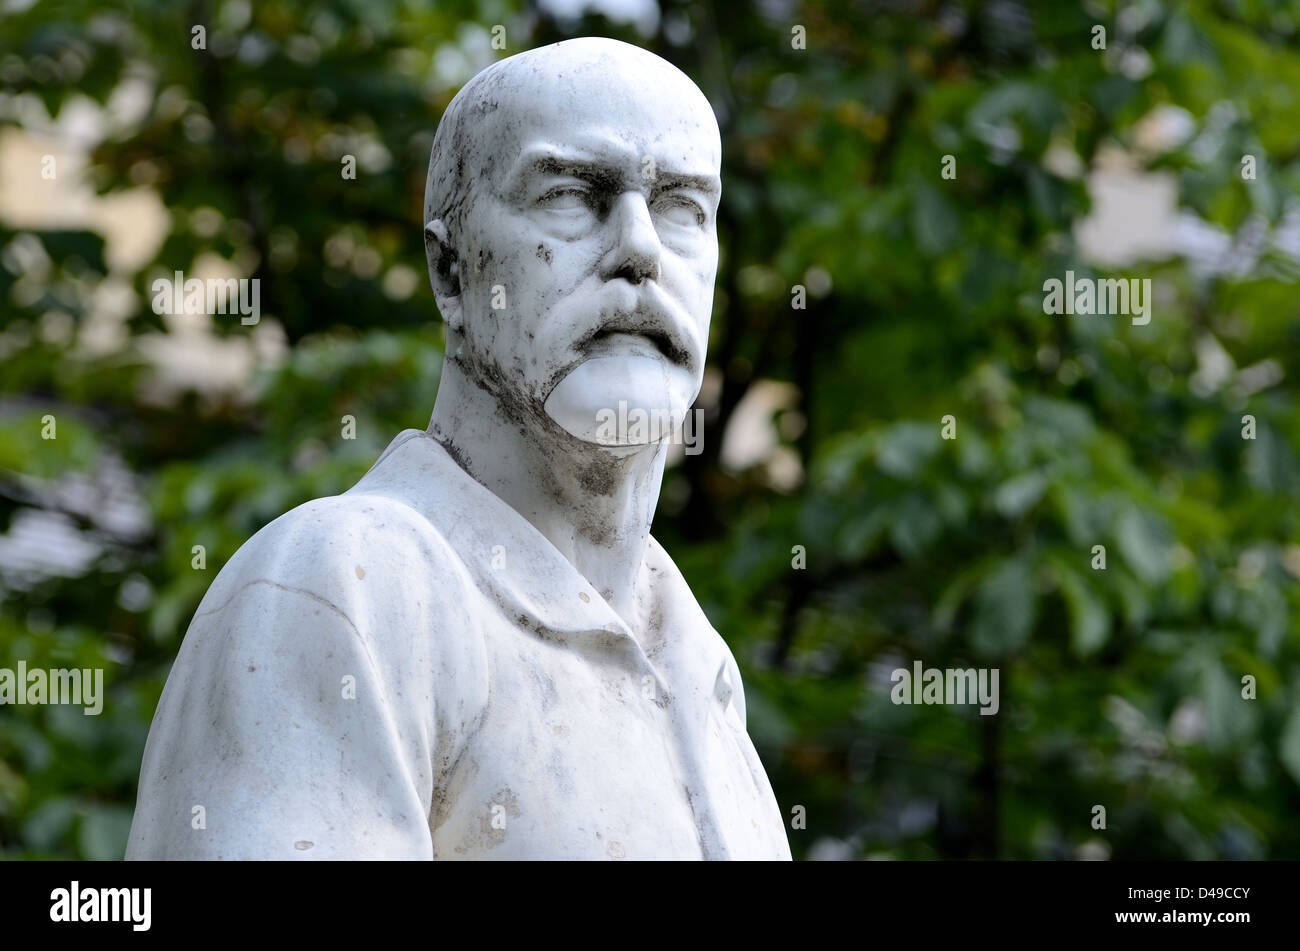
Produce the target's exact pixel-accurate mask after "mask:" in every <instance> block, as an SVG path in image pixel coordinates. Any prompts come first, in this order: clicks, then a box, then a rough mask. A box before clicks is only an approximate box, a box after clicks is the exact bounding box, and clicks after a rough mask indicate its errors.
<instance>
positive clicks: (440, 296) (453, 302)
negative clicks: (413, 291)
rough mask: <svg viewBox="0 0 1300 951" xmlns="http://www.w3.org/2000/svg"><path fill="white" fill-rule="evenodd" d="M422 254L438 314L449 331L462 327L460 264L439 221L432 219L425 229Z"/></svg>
mask: <svg viewBox="0 0 1300 951" xmlns="http://www.w3.org/2000/svg"><path fill="white" fill-rule="evenodd" d="M424 250H425V253H426V254H427V255H428V258H429V281H430V282H431V283H432V284H433V296H434V298H435V299H436V300H437V301H438V310H440V311H441V312H442V317H443V319H444V320H445V321H447V326H448V327H449V328H451V329H452V330H459V329H460V325H461V313H462V310H461V301H460V260H459V259H458V258H457V257H456V249H455V248H454V247H453V246H452V243H451V238H450V236H449V235H448V234H447V226H446V225H445V224H443V222H442V219H441V218H434V219H433V220H432V221H430V222H429V223H428V224H426V225H425V226H424Z"/></svg>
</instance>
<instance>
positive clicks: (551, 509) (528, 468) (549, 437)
mask: <svg viewBox="0 0 1300 951" xmlns="http://www.w3.org/2000/svg"><path fill="white" fill-rule="evenodd" d="M512 410H513V411H512ZM428 431H429V434H430V435H431V436H433V437H434V438H435V439H437V440H438V441H439V442H440V443H441V444H442V445H443V446H444V447H445V448H446V449H447V450H448V452H450V453H451V455H452V456H453V458H455V459H456V461H457V462H458V463H460V465H461V466H462V467H463V468H464V469H465V471H466V472H468V473H469V474H470V475H471V476H472V477H473V478H474V479H475V480H476V481H478V482H479V483H480V484H482V485H483V486H485V487H486V488H488V489H489V490H491V491H492V492H493V493H494V494H495V495H496V496H497V497H498V498H500V499H501V500H502V501H504V502H505V503H506V504H507V505H509V506H510V507H511V508H513V509H514V510H515V511H516V512H518V513H519V514H520V515H522V516H523V517H524V518H525V519H527V520H528V521H529V522H530V523H531V524H532V525H533V527H534V528H536V529H537V530H538V531H539V532H541V533H542V535H544V536H545V537H546V538H547V540H548V541H550V543H551V544H552V545H554V546H555V548H556V549H557V550H558V551H559V552H560V554H562V555H563V556H564V557H565V558H566V559H568V561H569V563H570V564H572V565H573V566H574V567H575V568H576V569H577V570H578V572H579V573H581V574H582V575H583V577H585V578H586V579H587V581H588V582H590V584H591V586H592V587H593V588H595V589H596V590H597V591H599V592H600V593H601V595H602V596H603V597H604V598H605V600H606V601H608V602H609V604H610V606H611V607H612V608H613V609H614V611H615V613H617V614H618V615H619V616H620V617H621V618H622V619H623V620H624V621H625V622H626V623H627V625H628V626H629V627H630V628H631V629H632V631H633V633H634V634H635V633H637V611H636V582H637V577H638V575H639V574H640V570H641V560H642V558H643V557H644V555H645V548H646V543H647V540H648V539H649V536H650V523H651V521H652V520H653V518H654V511H655V506H656V504H657V503H658V500H659V486H660V482H661V481H662V479H663V471H664V462H665V460H666V458H667V443H665V442H660V443H653V444H651V445H647V446H639V447H634V448H617V449H610V448H606V447H602V446H597V445H593V444H591V443H586V442H583V441H581V440H579V439H577V438H575V437H573V436H571V435H570V434H569V433H567V432H565V431H564V430H563V429H561V428H560V427H559V426H558V425H556V424H554V423H553V422H551V421H550V419H549V417H546V416H545V413H544V412H543V411H542V410H540V409H532V408H529V409H527V410H524V409H522V408H517V407H510V406H503V405H502V402H501V398H500V397H499V396H498V395H496V394H493V393H491V392H489V390H488V389H487V388H485V387H483V386H480V385H479V384H478V383H477V382H476V381H475V380H474V379H472V378H471V377H470V376H469V375H468V373H467V371H466V369H465V368H463V367H462V366H461V365H460V364H459V363H458V362H457V361H455V360H453V359H450V358H449V359H448V360H447V361H446V362H445V363H444V365H443V371H442V379H441V381H440V382H439V385H438V398H437V400H436V402H435V404H434V409H433V418H432V420H431V421H430V423H429V430H428ZM511 554H514V553H509V552H508V553H507V555H508V556H509V555H511ZM518 555H519V556H521V557H527V554H526V553H518Z"/></svg>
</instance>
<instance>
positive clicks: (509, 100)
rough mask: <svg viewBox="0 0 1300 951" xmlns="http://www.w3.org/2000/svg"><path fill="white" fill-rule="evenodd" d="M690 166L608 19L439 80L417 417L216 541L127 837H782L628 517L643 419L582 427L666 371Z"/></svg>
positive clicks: (706, 169)
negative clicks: (330, 486)
mask: <svg viewBox="0 0 1300 951" xmlns="http://www.w3.org/2000/svg"><path fill="white" fill-rule="evenodd" d="M720 160H721V144H720V138H719V132H718V126H717V122H716V120H715V118H714V115H713V112H712V110H711V108H710V106H709V103H708V101H707V100H706V99H705V97H704V96H703V94H702V93H701V92H700V91H699V89H698V88H697V87H696V86H695V85H694V84H693V83H692V82H691V81H690V79H688V78H687V77H686V76H685V75H684V74H683V73H681V72H680V71H678V70H677V69H676V68H675V67H673V66H672V65H670V64H669V63H667V62H665V61H664V60H662V59H660V58H658V57H657V56H654V55H652V54H650V53H648V52H646V51H644V50H641V49H639V48H637V47H634V46H629V45H627V44H624V43H619V42H615V41H613V40H607V39H597V38H590V39H575V40H567V41H565V42H562V43H558V44H555V45H553V46H548V47H545V48H541V49H536V50H532V51H529V52H525V53H520V54H518V55H515V56H512V57H509V58H507V59H503V60H501V61H500V62H497V63H495V64H493V65H492V66H490V67H488V68H487V69H485V70H483V71H482V72H481V73H479V74H478V75H477V76H475V77H474V78H473V79H472V80H470V82H469V83H467V84H466V85H465V87H464V88H463V89H462V90H461V91H460V92H459V94H458V95H457V96H456V97H455V99H454V100H453V101H452V103H451V105H450V106H449V107H448V109H447V112H446V114H445V115H444V117H443V119H442V121H441V123H440V124H439V127H438V130H437V135H436V137H435V140H434V145H433V152H432V157H431V159H430V164H429V176H428V184H427V191H426V200H425V205H426V207H425V212H426V214H425V221H426V222H427V224H426V226H425V244H426V248H427V251H428V258H429V274H430V279H431V281H432V284H433V289H434V293H435V297H436V299H437V303H438V308H439V310H440V311H441V312H442V315H443V317H444V319H445V321H446V351H447V352H446V363H445V367H444V369H443V372H442V377H441V381H440V386H439V390H438V396H437V400H436V404H435V406H434V411H433V418H432V421H431V423H430V425H429V427H428V430H427V431H418V430H407V431H406V432H403V433H401V434H400V435H399V436H398V437H397V438H396V439H394V440H393V442H392V444H391V445H390V446H389V447H388V448H387V449H386V450H385V451H384V453H383V454H382V455H381V456H380V457H379V459H378V461H376V462H375V464H374V466H373V467H372V468H371V469H370V471H369V472H368V473H367V474H366V475H365V476H364V477H363V478H362V479H361V480H360V481H359V482H358V483H357V484H356V485H355V486H353V487H352V488H351V489H349V490H348V491H347V492H344V493H343V494H342V495H339V496H335V497H332V498H324V499H317V500H315V501H312V502H308V503H306V504H304V505H302V506H300V507H298V508H296V509H294V510H293V511H291V512H289V513H288V514H286V515H283V516H281V517H280V518H278V519H276V520H275V521H274V522H272V523H271V524H269V525H267V526H266V527H265V528H263V529H262V530H261V531H260V532H258V533H257V534H256V535H255V536H254V537H253V538H252V539H251V540H249V541H248V542H247V543H246V544H245V545H244V546H243V547H242V548H240V550H239V551H238V552H237V553H236V554H235V556H234V557H233V558H232V559H231V560H230V561H229V563H227V564H226V565H225V566H224V567H223V568H222V570H221V572H220V573H219V574H218V576H217V578H216V580H215V581H214V582H213V584H212V587H211V588H210V589H209V590H208V592H207V595H206V596H205V597H204V599H203V602H202V603H201V604H200V606H199V609H198V611H197V613H196V614H195V616H194V619H193V622H192V623H191V625H190V628H189V631H188V633H187V634H186V636H185V640H184V643H183V645H182V647H181V650H180V653H179V656H178V657H177V659H176V663H175V666H174V667H173V668H172V671H171V674H170V676H169V677H168V680H167V686H166V689H165V690H164V691H163V695H162V699H161V702H160V703H159V706H158V711H157V714H156V715H155V717H154V721H153V725H152V728H151V730H150V734H149V740H148V744H147V746H146V749H145V754H144V763H143V767H142V772H141V777H140V788H139V798H138V802H137V805H136V812H135V819H134V823H133V825H132V828H131V835H130V840H129V844H128V847H127V858H141V859H146V858H175V859H312V858H318V859H360V858H374V859H458V858H464V859H486V858H497V859H503V858H509V859H701V858H704V859H788V858H789V857H790V850H789V845H788V843H787V840H786V836H785V825H784V821H783V816H782V812H781V810H780V808H779V807H778V805H777V802H776V798H775V796H774V795H773V792H772V788H771V786H770V784H769V782H768V779H767V775H766V773H765V772H764V770H763V766H762V763H761V762H760V761H759V758H758V756H757V754H756V753H755V750H754V746H753V744H752V743H751V741H750V738H749V736H748V734H747V732H746V725H745V697H744V692H743V689H742V686H741V681H740V675H739V671H738V670H737V666H736V662H735V660H734V658H733V656H732V654H731V652H730V650H729V649H728V648H727V645H726V644H725V643H724V641H723V640H722V638H721V637H720V636H719V635H718V633H717V632H716V631H715V630H714V629H713V628H712V626H711V625H710V624H709V621H708V619H707V618H706V617H705V616H704V613H703V612H702V611H701V609H700V606H699V605H698V603H697V602H696V600H695V598H694V597H693V596H692V594H691V592H690V589H689V588H688V587H687V585H686V583H685V581H684V580H683V578H682V575H681V573H680V572H679V571H678V570H677V568H676V566H675V565H674V564H673V562H672V560H671V559H670V558H669V557H668V555H667V553H666V552H665V551H664V550H663V549H662V548H661V547H660V546H659V544H658V543H657V542H656V541H655V540H654V539H653V538H652V537H651V536H650V523H651V518H652V516H653V514H654V510H655V504H656V502H657V500H658V494H659V486H660V481H661V479H662V476H663V470H664V462H665V458H666V455H667V450H668V441H669V440H668V439H666V438H664V434H663V433H657V434H655V436H654V438H649V437H647V436H645V435H643V434H641V433H632V432H631V430H630V429H629V430H628V431H627V432H610V431H609V430H608V429H607V428H606V429H604V430H601V428H600V427H598V426H597V425H596V421H597V420H598V419H599V418H601V414H602V411H608V410H610V409H611V408H614V407H618V406H619V404H620V402H624V403H626V404H627V405H628V406H631V407H633V408H641V409H644V410H646V411H647V412H656V413H659V414H663V415H665V416H666V418H668V419H670V420H672V421H673V422H674V423H680V422H681V420H682V418H683V417H684V416H685V414H686V413H687V411H688V408H689V407H690V406H691V404H692V403H693V402H694V400H695V398H696V396H697V395H698V393H699V389H700V384H701V381H702V378H703V371H704V353H705V344H706V340H707V337H708V327H709V316H710V309H711V306H712V300H713V282H714V277H715V272H716V269H717V262H718V243H717V232H716V215H717V208H718V201H719V198H720V193H721V184H720V181H719V170H720ZM606 418H607V416H606Z"/></svg>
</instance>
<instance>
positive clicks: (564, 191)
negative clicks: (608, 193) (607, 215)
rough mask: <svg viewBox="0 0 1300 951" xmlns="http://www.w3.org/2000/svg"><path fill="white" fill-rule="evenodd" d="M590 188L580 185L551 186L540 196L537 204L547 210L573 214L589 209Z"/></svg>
mask: <svg viewBox="0 0 1300 951" xmlns="http://www.w3.org/2000/svg"><path fill="white" fill-rule="evenodd" d="M590 191H591V190H590V189H588V188H584V187H582V186H580V185H561V186H560V187H558V188H552V189H551V190H550V191H548V192H547V193H546V194H544V195H543V196H542V197H541V198H539V199H538V200H537V204H538V205H539V206H541V207H542V208H545V209H546V210H547V211H555V212H561V213H566V214H570V215H572V214H575V213H579V212H585V211H590V210H591V195H590Z"/></svg>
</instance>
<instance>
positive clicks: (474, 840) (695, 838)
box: [430, 631, 790, 860]
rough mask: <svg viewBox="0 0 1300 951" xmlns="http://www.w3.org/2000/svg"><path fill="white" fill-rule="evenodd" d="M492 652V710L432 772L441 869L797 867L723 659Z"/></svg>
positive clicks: (525, 647)
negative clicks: (636, 862) (516, 865)
mask: <svg viewBox="0 0 1300 951" xmlns="http://www.w3.org/2000/svg"><path fill="white" fill-rule="evenodd" d="M534 634H540V636H533V635H534ZM715 636H716V635H715ZM486 642H487V653H486V657H487V661H488V670H487V678H488V689H487V695H488V700H487V703H486V705H485V707H484V709H483V711H482V712H481V714H480V715H479V716H478V717H477V718H476V720H475V721H474V722H473V723H471V724H466V725H465V727H464V730H465V735H464V736H462V737H458V738H456V739H457V742H456V744H455V747H456V748H455V751H454V753H452V752H451V751H448V752H447V753H446V759H447V760H448V761H447V762H445V763H437V764H435V773H436V774H437V778H436V784H435V790H434V795H433V804H432V809H431V814H430V827H431V829H432V833H433V846H434V858H435V859H441V860H445V859H456V858H464V859H489V858H490V859H503V858H511V859H605V860H608V859H701V858H708V859H723V858H732V859H761V858H770V859H788V858H789V857H790V852H789V846H788V844H787V842H786V838H785V830H784V825H783V822H782V817H781V813H780V810H779V808H778V806H777V803H776V799H775V797H774V795H773V793H772V789H771V786H770V785H769V783H768V780H767V777H766V774H765V773H764V771H763V768H762V764H761V763H760V762H759V759H758V756H757V754H756V752H755V751H754V747H753V744H752V743H751V742H750V739H749V736H748V734H747V733H746V732H745V728H744V725H743V723H742V722H741V719H740V716H739V715H738V713H737V711H736V707H735V705H734V704H732V702H731V700H732V696H733V691H734V690H735V687H734V685H733V684H732V683H731V682H730V675H729V674H728V672H727V667H726V665H725V664H724V663H723V658H722V657H721V656H718V657H717V658H716V661H717V663H716V665H715V664H714V663H713V660H714V658H712V657H708V656H707V655H705V658H706V659H703V660H702V659H701V657H700V656H699V654H698V652H697V654H696V655H695V656H689V657H688V656H687V655H686V654H685V653H679V654H678V655H677V656H673V655H672V653H671V652H664V653H663V654H661V655H660V656H657V657H647V656H645V655H643V654H641V652H640V651H639V649H637V648H636V647H635V645H633V644H632V643H631V642H629V641H628V640H627V639H626V638H620V637H618V636H617V635H612V634H610V633H609V632H608V631H592V632H589V633H588V634H579V635H576V636H575V635H568V636H566V637H564V638H562V639H560V638H557V639H549V638H548V637H547V636H546V632H545V631H541V632H529V633H521V632H517V631H511V632H504V631H501V632H495V633H494V632H489V633H488V635H487V637H486ZM715 666H716V669H714V668H715Z"/></svg>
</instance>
